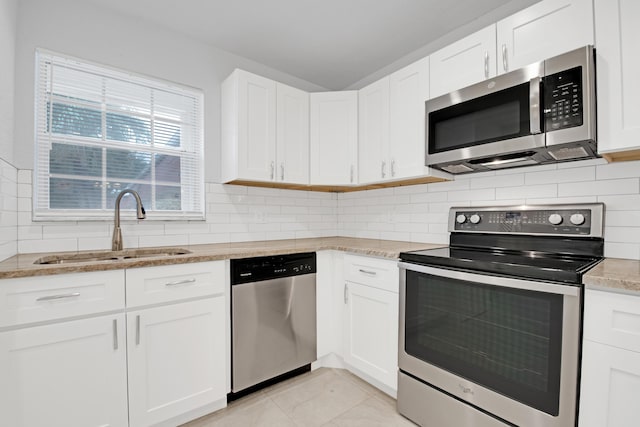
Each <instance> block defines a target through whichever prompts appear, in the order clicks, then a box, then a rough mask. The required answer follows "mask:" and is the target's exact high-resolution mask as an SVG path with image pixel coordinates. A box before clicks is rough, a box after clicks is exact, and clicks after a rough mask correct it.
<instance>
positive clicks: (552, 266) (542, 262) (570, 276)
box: [400, 247, 602, 285]
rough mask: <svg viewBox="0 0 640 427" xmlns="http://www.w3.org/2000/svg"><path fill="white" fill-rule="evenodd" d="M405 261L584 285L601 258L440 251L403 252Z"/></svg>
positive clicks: (478, 250)
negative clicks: (585, 279)
mask: <svg viewBox="0 0 640 427" xmlns="http://www.w3.org/2000/svg"><path fill="white" fill-rule="evenodd" d="M400 259H401V260H402V261H404V262H410V263H414V264H420V265H426V266H431V267H444V268H451V269H456V270H464V271H470V272H486V273H490V274H495V275H499V276H508V277H517V278H524V279H534V280H543V281H551V282H563V283H567V284H576V285H577V284H580V283H582V275H583V274H584V273H586V272H587V271H588V270H589V269H590V268H591V267H593V266H594V265H596V264H597V263H598V262H600V260H601V259H602V257H599V256H586V255H569V254H558V253H551V252H542V251H510V250H504V249H497V248H465V247H462V248H458V247H449V248H438V249H427V250H422V251H414V252H403V253H401V254H400Z"/></svg>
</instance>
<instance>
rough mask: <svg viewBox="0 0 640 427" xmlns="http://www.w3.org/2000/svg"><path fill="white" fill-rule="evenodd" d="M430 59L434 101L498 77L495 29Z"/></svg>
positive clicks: (473, 35)
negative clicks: (436, 98) (439, 97)
mask: <svg viewBox="0 0 640 427" xmlns="http://www.w3.org/2000/svg"><path fill="white" fill-rule="evenodd" d="M538 36H539V34H538ZM429 58H430V73H431V75H430V78H429V81H430V85H429V86H430V97H431V98H435V97H437V96H440V95H444V94H446V93H449V92H452V91H454V90H458V89H461V88H463V87H465V86H469V85H472V84H474V83H478V82H481V81H482V80H485V79H488V78H490V77H493V76H495V75H496V26H495V25H491V26H489V27H486V28H484V29H482V30H480V31H478V32H476V33H473V34H471V35H469V36H467V37H465V38H463V39H461V40H458V41H456V42H454V43H452V44H450V45H448V46H446V47H444V48H442V49H440V50H438V51H437V52H434V53H432V54H431V56H430V57H429Z"/></svg>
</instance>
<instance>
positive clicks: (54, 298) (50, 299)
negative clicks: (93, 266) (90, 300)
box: [36, 292, 80, 301]
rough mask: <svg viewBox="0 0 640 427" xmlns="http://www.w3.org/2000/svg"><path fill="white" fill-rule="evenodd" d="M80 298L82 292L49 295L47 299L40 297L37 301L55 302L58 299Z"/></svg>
mask: <svg viewBox="0 0 640 427" xmlns="http://www.w3.org/2000/svg"><path fill="white" fill-rule="evenodd" d="M79 296H80V292H73V293H71V294H59V295H48V296H46V297H40V298H38V299H36V301H53V300H57V299H65V298H74V297H79Z"/></svg>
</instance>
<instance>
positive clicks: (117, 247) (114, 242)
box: [111, 189, 147, 251]
mask: <svg viewBox="0 0 640 427" xmlns="http://www.w3.org/2000/svg"><path fill="white" fill-rule="evenodd" d="M125 194H131V195H133V197H135V199H136V216H137V217H138V219H145V218H146V217H147V214H146V212H145V211H144V206H142V200H140V195H139V194H138V193H137V192H136V191H134V190H130V189H126V190H122V191H121V192H120V194H118V197H117V198H116V206H115V217H114V226H113V237H112V238H111V250H112V251H121V250H122V231H121V230H120V200H122V196H124V195H125Z"/></svg>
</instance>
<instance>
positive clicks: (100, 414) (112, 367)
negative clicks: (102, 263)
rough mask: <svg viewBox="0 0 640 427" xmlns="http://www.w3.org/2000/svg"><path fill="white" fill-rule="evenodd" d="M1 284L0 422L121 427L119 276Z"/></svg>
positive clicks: (123, 384)
mask: <svg viewBox="0 0 640 427" xmlns="http://www.w3.org/2000/svg"><path fill="white" fill-rule="evenodd" d="M1 284H2V286H1V287H0V330H4V332H0V425H3V426H11V427H35V426H65V427H98V426H101V427H103V426H112V427H126V426H127V425H128V421H127V365H126V363H127V359H126V341H125V337H126V330H125V315H124V308H125V298H124V296H125V290H124V286H125V284H124V272H123V271H121V270H120V271H107V272H100V273H77V274H61V275H56V276H51V277H46V278H42V277H27V278H19V279H5V280H2V281H1ZM89 316H92V317H89ZM78 317H80V319H78ZM82 317H84V318H82ZM87 317H88V318H87Z"/></svg>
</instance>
